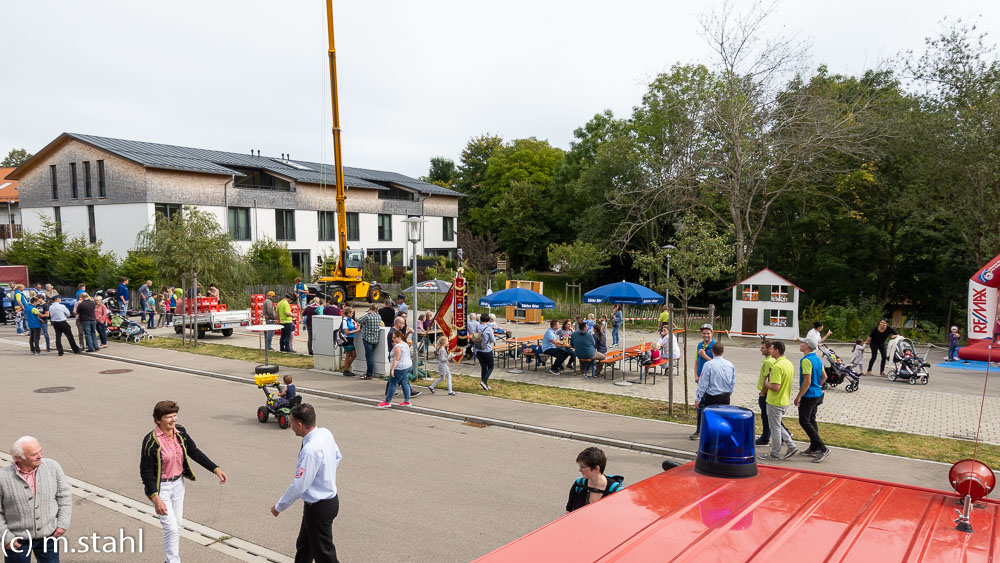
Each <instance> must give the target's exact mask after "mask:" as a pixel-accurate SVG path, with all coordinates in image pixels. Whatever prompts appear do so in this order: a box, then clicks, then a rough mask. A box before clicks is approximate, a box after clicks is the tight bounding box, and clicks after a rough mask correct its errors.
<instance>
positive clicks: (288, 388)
mask: <svg viewBox="0 0 1000 563" xmlns="http://www.w3.org/2000/svg"><path fill="white" fill-rule="evenodd" d="M281 380H282V381H284V382H285V388H284V389H281V390H280V391H278V395H277V397H278V399H277V400H275V401H274V408H279V407H283V406H285V405H287V404H288V403H290V402H291V401H292V399H294V398H295V384H294V383H292V381H294V379H293V378H292V376H290V375H286V376H285V377H283V378H281Z"/></svg>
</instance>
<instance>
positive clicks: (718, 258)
mask: <svg viewBox="0 0 1000 563" xmlns="http://www.w3.org/2000/svg"><path fill="white" fill-rule="evenodd" d="M671 242H672V244H673V245H674V246H675V247H676V248H673V249H669V250H668V249H664V248H657V249H656V250H655V251H653V252H641V251H632V259H633V261H634V263H635V265H636V267H637V268H639V270H640V271H641V272H642V273H643V276H644V277H645V278H646V279H648V280H649V283H650V284H651V285H653V286H654V287H656V288H657V289H660V290H661V291H662V289H666V288H670V293H671V295H672V296H674V297H676V298H677V299H678V300H679V301H680V302H681V308H682V309H687V306H688V303H689V302H690V301H691V299H693V298H694V297H696V296H697V295H698V294H700V293H701V292H702V290H703V289H704V286H705V282H707V281H709V280H712V279H716V278H719V277H720V276H722V275H724V274H727V273H729V272H731V271H732V269H733V263H732V260H733V254H734V249H733V246H732V243H731V241H730V240H728V237H727V236H726V235H723V234H720V233H719V232H718V231H716V229H715V228H714V227H713V226H712V224H711V223H710V222H708V221H705V220H703V219H699V218H697V217H696V216H694V215H692V214H688V215H686V216H685V217H684V219H683V220H682V221H681V225H680V227H679V229H678V235H677V237H675V238H674V239H672V241H671ZM668 254H669V255H670V279H669V280H667V279H666V266H667V255H668ZM661 288H662V289H661Z"/></svg>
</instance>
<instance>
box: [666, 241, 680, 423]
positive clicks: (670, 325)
mask: <svg viewBox="0 0 1000 563" xmlns="http://www.w3.org/2000/svg"><path fill="white" fill-rule="evenodd" d="M676 249H677V247H676V246H674V245H672V244H668V245H666V246H664V247H663V250H666V251H667V283H666V286H667V291H666V296H665V297H666V300H665V301H664V304H666V306H667V335H668V336H669V338H667V362H668V363H667V365H668V366H669V367H670V375H669V376H667V413H669V414H674V369H675V367H676V366H674V316H673V315H672V314H671V311H670V253H671V252H673V251H674V250H676Z"/></svg>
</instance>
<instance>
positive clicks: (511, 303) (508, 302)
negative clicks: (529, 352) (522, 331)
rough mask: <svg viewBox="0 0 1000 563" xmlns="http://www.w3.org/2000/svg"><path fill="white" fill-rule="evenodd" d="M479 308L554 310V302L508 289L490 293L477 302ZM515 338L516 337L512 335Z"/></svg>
mask: <svg viewBox="0 0 1000 563" xmlns="http://www.w3.org/2000/svg"><path fill="white" fill-rule="evenodd" d="M479 306H480V307H514V308H517V309H555V307H556V302H555V301H553V300H551V299H549V298H548V297H546V296H544V295H542V294H541V293H538V292H537V291H531V290H530V289H524V288H522V287H510V288H507V289H502V290H500V291H497V292H495V293H491V294H489V295H487V296H486V297H483V298H482V299H480V300H479ZM514 327H515V328H517V319H515V320H514ZM514 338H515V339H516V338H517V335H516V334H515V335H514ZM517 352H518V347H517V346H516V345H515V346H514V362H515V363H516V362H517ZM508 372H509V373H515V374H516V373H524V372H523V371H522V370H519V369H512V370H508Z"/></svg>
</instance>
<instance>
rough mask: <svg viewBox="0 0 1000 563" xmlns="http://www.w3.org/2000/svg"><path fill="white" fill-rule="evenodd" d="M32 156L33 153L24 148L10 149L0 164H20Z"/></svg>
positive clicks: (5, 165)
mask: <svg viewBox="0 0 1000 563" xmlns="http://www.w3.org/2000/svg"><path fill="white" fill-rule="evenodd" d="M32 156H34V155H33V154H31V153H30V152H28V151H26V150H24V149H10V152H9V153H7V157H6V158H4V159H3V162H0V166H3V167H10V166H13V167H17V166H21V165H22V164H24V163H25V162H27V161H28V159H29V158H31V157H32ZM0 180H3V178H0Z"/></svg>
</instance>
